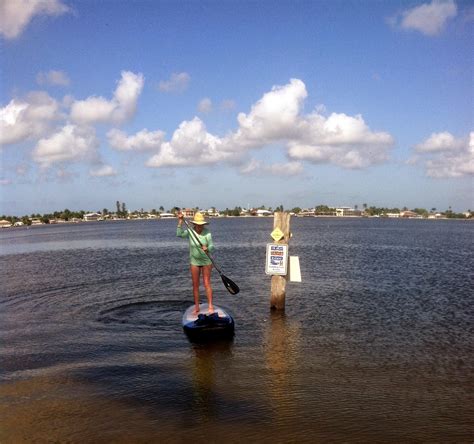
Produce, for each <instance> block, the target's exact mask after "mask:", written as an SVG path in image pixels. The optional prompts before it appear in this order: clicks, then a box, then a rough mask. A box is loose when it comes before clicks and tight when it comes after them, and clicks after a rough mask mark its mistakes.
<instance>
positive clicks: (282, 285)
mask: <svg viewBox="0 0 474 444" xmlns="http://www.w3.org/2000/svg"><path fill="white" fill-rule="evenodd" d="M275 228H279V229H280V230H281V231H282V232H283V237H282V238H281V239H280V240H279V241H276V242H275V243H277V244H284V245H288V244H289V242H290V213H288V212H286V211H282V212H276V213H275V214H274V217H273V229H275ZM286 280H287V276H276V275H275V276H272V285H271V297H270V308H271V309H272V310H284V309H285V296H286Z"/></svg>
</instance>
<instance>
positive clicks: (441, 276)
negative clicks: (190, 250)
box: [0, 218, 474, 443]
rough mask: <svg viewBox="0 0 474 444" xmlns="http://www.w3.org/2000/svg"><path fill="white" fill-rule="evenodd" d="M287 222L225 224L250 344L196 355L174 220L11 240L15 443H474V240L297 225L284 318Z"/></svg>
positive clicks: (221, 236)
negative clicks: (271, 257)
mask: <svg viewBox="0 0 474 444" xmlns="http://www.w3.org/2000/svg"><path fill="white" fill-rule="evenodd" d="M272 224H273V219H271V218H268V219H267V218H244V219H239V218H235V219H223V220H213V221H212V223H211V229H212V233H213V238H214V242H215V244H216V247H217V251H216V255H215V259H216V261H217V263H218V264H219V265H220V266H221V267H222V268H223V270H224V272H225V274H226V275H228V276H229V277H230V278H231V279H232V280H234V281H235V282H237V283H238V285H239V286H240V288H241V293H239V294H238V295H237V296H231V295H230V294H228V293H227V292H226V290H225V289H224V287H223V285H222V283H221V282H220V279H219V276H218V274H217V273H215V272H214V274H213V285H214V289H215V297H216V303H218V304H221V305H223V306H225V307H226V308H228V309H229V311H230V312H232V313H233V314H234V318H235V322H236V335H235V338H234V340H233V341H230V342H217V343H214V344H192V343H190V342H189V341H188V339H187V338H186V336H185V335H184V334H183V331H182V329H181V316H182V313H183V312H184V310H185V309H186V307H187V306H189V305H190V303H191V300H192V296H191V280H190V277H189V271H188V265H187V246H186V243H185V242H184V241H183V240H182V239H178V238H175V225H176V222H175V221H173V220H163V221H130V222H107V223H86V224H85V223H84V224H73V225H59V226H58V225H51V226H40V227H32V228H30V229H26V228H18V229H8V230H2V231H1V232H0V264H1V267H0V276H1V282H2V285H1V290H0V291H1V294H0V322H1V324H0V341H1V342H0V347H1V349H0V370H1V373H0V378H1V383H0V418H1V419H0V421H1V422H0V442H2V443H4V442H6V443H8V442H12V443H17V442H31V441H36V442H43V441H53V442H54V441H59V442H64V441H68V442H110V441H113V442H184V441H188V440H190V439H192V440H194V441H197V442H205V441H206V442H207V441H210V442H217V441H222V440H223V439H225V440H226V441H229V442H241V441H245V440H247V441H249V442H406V441H410V442H472V440H473V436H474V427H473V424H472V418H473V417H474V407H473V399H472V392H473V388H474V387H473V369H474V360H473V356H474V353H473V352H474V350H473V348H474V347H473V345H472V344H473V342H472V333H473V327H472V326H473V323H472V320H473V308H472V307H473V297H472V289H473V288H474V285H473V284H474V275H473V272H472V270H473V269H474V259H473V254H472V251H473V227H474V225H472V223H470V222H465V221H423V220H383V219H351V220H348V219H319V218H296V219H295V218H293V219H292V231H293V238H292V240H291V243H290V253H291V254H292V255H298V256H299V257H300V263H301V268H302V277H303V282H302V283H289V284H288V286H287V292H288V294H287V300H286V311H285V313H284V314H281V313H272V312H270V310H269V287H270V279H269V278H268V277H267V276H266V275H265V273H264V269H265V245H266V243H267V242H270V240H271V239H270V236H269V233H270V232H271V231H272Z"/></svg>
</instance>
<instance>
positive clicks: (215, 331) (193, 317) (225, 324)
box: [183, 304, 234, 339]
mask: <svg viewBox="0 0 474 444" xmlns="http://www.w3.org/2000/svg"><path fill="white" fill-rule="evenodd" d="M183 329H184V332H185V333H186V334H187V335H188V337H190V338H192V339H219V338H229V337H232V336H233V335H234V319H233V318H232V316H231V315H230V314H229V313H228V312H227V311H226V310H224V309H223V308H222V307H218V306H217V305H214V312H213V313H210V312H209V305H208V304H200V305H199V313H197V314H196V313H194V305H191V307H189V308H188V309H187V310H186V311H185V312H184V315H183Z"/></svg>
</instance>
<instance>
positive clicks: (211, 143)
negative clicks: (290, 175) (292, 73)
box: [147, 79, 393, 172]
mask: <svg viewBox="0 0 474 444" xmlns="http://www.w3.org/2000/svg"><path fill="white" fill-rule="evenodd" d="M306 96H307V92H306V87H305V85H304V83H303V82H302V81H301V80H298V79H292V80H291V81H290V83H288V84H287V85H284V86H275V87H273V88H272V90H271V91H270V92H267V93H266V94H264V95H263V96H262V98H261V99H260V100H258V101H257V102H256V103H255V104H254V105H253V106H252V107H251V110H250V112H249V113H248V114H245V113H239V115H238V119H237V120H238V124H239V126H238V128H237V130H236V131H234V132H233V133H230V134H229V135H227V136H226V137H222V138H221V137H217V136H214V135H212V134H209V133H208V132H207V131H206V129H205V126H204V124H203V122H202V121H201V120H200V119H198V118H195V119H194V120H192V121H190V122H183V123H182V124H181V125H180V127H179V128H178V129H177V130H176V131H175V133H174V135H173V138H172V140H171V141H170V142H166V143H163V144H162V145H161V150H160V152H159V153H158V154H157V155H156V156H154V157H153V158H152V159H150V160H149V161H148V162H147V165H148V166H152V167H161V166H171V165H174V166H178V165H199V164H209V163H217V162H221V161H235V160H237V159H239V158H240V157H242V156H243V155H244V154H245V153H246V152H247V151H248V150H251V149H258V148H263V147H265V146H268V145H271V144H273V145H276V146H281V145H283V146H286V148H287V150H288V156H289V157H290V159H291V160H293V161H295V162H294V163H292V164H291V165H293V166H291V168H294V169H295V171H297V172H299V170H298V168H299V167H298V166H297V165H299V163H298V161H309V162H312V163H333V164H336V165H339V166H342V167H344V168H364V167H368V166H370V165H372V164H376V163H380V162H383V161H385V160H387V158H388V153H389V149H390V148H391V147H392V146H393V137H392V136H391V135H390V134H388V133H385V132H374V131H372V130H371V129H370V128H369V127H368V126H367V124H366V123H365V122H364V119H363V118H362V117H361V116H360V115H357V116H355V117H352V116H347V115H346V114H342V113H341V114H337V113H333V114H331V115H330V116H329V117H325V116H323V115H321V114H319V113H318V112H315V113H312V114H309V115H303V114H302V108H303V103H304V99H305V98H306ZM320 109H321V108H320ZM286 165H287V164H286ZM275 168H276V167H275ZM275 168H274V171H277V170H276V169H275Z"/></svg>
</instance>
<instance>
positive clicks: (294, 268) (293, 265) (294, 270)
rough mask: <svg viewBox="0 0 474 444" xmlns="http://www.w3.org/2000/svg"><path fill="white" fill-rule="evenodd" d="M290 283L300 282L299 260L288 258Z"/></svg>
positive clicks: (295, 257)
mask: <svg viewBox="0 0 474 444" xmlns="http://www.w3.org/2000/svg"><path fill="white" fill-rule="evenodd" d="M290 282H301V269H300V258H299V257H298V256H290Z"/></svg>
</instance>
